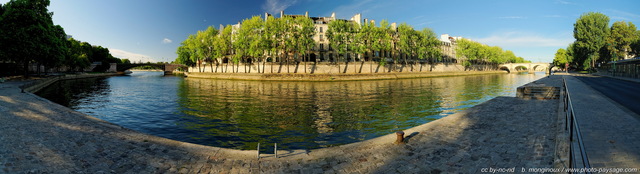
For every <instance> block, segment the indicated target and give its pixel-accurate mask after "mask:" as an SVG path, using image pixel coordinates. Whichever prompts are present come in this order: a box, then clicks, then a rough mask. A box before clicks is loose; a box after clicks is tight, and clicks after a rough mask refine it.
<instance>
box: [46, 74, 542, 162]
mask: <svg viewBox="0 0 640 174" xmlns="http://www.w3.org/2000/svg"><path fill="white" fill-rule="evenodd" d="M544 76H545V75H544V73H535V74H515V73H512V74H495V75H477V76H460V77H438V78H420V79H402V80H375V81H346V82H272V81H268V82H263V81H239V80H212V79H195V78H183V77H177V76H163V72H144V71H136V72H134V73H133V74H131V75H128V76H115V77H108V78H91V79H78V80H66V81H61V82H57V83H55V84H53V85H51V86H49V87H47V88H45V89H43V90H41V91H40V92H38V93H37V95H40V96H42V97H44V98H47V99H49V100H51V101H53V102H56V103H59V104H61V105H64V106H67V107H69V108H71V109H74V110H77V111H79V112H82V113H85V114H88V115H91V116H94V117H97V118H100V119H103V120H106V121H109V122H112V123H115V124H118V125H121V126H123V127H126V128H129V129H133V130H136V131H140V132H144V133H148V134H151V135H156V136H160V137H165V138H169V139H174V140H178V141H184V142H191V143H196V144H203V145H210V146H216V147H226V148H233V149H255V148H256V146H257V143H262V144H273V143H278V147H279V149H316V148H322V147H329V146H336V145H341V144H348V143H353V142H357V141H362V140H366V139H371V138H375V137H379V136H382V135H386V134H390V133H393V132H395V131H399V130H404V129H407V128H411V127H414V126H418V125H421V124H424V123H427V122H430V121H433V120H436V119H438V118H442V117H444V116H447V115H450V114H453V113H455V112H457V111H461V110H464V109H467V108H470V107H472V106H474V105H477V104H480V103H482V102H484V101H487V100H490V99H492V98H494V97H496V96H515V91H516V88H517V87H518V86H521V85H524V84H526V83H529V82H531V81H534V80H537V79H539V78H542V77H544ZM263 151H269V150H263Z"/></svg>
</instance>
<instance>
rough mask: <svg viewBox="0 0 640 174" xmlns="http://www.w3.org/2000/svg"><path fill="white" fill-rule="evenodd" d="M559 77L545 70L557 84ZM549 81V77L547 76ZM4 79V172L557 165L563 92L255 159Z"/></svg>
mask: <svg viewBox="0 0 640 174" xmlns="http://www.w3.org/2000/svg"><path fill="white" fill-rule="evenodd" d="M559 79H560V78H556V76H552V78H544V79H542V80H541V81H543V83H550V84H555V83H557V82H558V80H559ZM544 81H546V82H544ZM18 85H19V84H17V83H15V82H9V83H0V113H1V115H0V132H2V133H1V134H0V173H479V172H482V170H489V169H488V168H493V169H497V168H507V169H508V170H514V171H515V172H519V171H520V170H521V169H522V168H532V167H553V164H552V163H553V160H554V157H553V154H554V148H555V136H556V135H555V132H556V129H557V126H556V124H555V123H556V120H557V114H558V113H557V112H556V111H557V108H558V106H559V103H558V102H559V100H523V99H518V98H514V97H498V98H495V99H493V100H490V101H487V102H485V103H483V104H480V105H478V106H476V107H473V108H470V109H467V110H465V111H462V112H459V113H456V114H453V115H450V116H447V117H445V118H442V119H438V120H436V121H433V122H430V123H427V124H424V125H421V126H418V127H414V128H411V129H409V130H406V131H405V133H406V135H408V137H407V141H406V144H401V145H396V144H393V142H394V141H395V135H394V134H390V135H387V136H383V137H379V138H375V139H371V140H367V141H363V142H358V143H352V144H347V145H342V146H337V147H331V148H323V149H316V150H310V151H306V150H294V151H278V157H279V158H275V157H274V155H273V154H262V155H261V158H260V159H258V158H257V157H256V151H250V150H249V151H240V150H232V149H224V148H217V147H209V146H202V145H196V144H190V143H185V142H178V141H173V140H169V139H165V138H160V137H156V136H151V135H145V134H142V133H138V132H135V131H132V130H129V129H126V128H121V127H120V126H117V125H114V124H111V123H108V122H105V121H102V120H99V119H96V118H93V117H90V116H86V115H84V114H81V113H78V112H76V111H73V110H70V109H68V108H65V107H63V106H60V105H58V104H55V103H52V102H49V101H47V100H45V99H42V98H40V97H37V96H35V95H33V94H30V93H20V90H19V89H18V88H17V86H18Z"/></svg>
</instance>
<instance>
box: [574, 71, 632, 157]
mask: <svg viewBox="0 0 640 174" xmlns="http://www.w3.org/2000/svg"><path fill="white" fill-rule="evenodd" d="M565 79H566V80H567V86H568V88H569V92H570V94H571V99H572V102H573V106H574V108H575V111H574V113H575V114H576V118H577V119H578V123H579V125H580V129H581V131H582V136H583V139H584V143H585V150H586V151H587V155H588V157H589V160H590V163H591V166H592V167H594V168H638V169H640V120H638V118H639V117H637V116H634V114H635V113H632V112H628V111H625V109H623V108H621V107H622V106H620V104H617V103H615V102H613V101H612V100H610V99H609V98H607V97H606V96H604V95H602V94H601V93H599V92H598V91H596V90H593V89H592V88H591V87H589V86H587V85H585V84H584V83H583V82H581V81H580V80H578V79H576V78H575V77H573V76H565ZM629 92H638V91H629Z"/></svg>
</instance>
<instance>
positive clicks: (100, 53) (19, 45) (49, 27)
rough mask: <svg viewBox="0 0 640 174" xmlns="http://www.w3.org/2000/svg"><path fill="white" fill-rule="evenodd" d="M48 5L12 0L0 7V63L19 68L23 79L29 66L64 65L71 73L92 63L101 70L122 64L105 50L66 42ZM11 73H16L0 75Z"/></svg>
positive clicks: (39, 0)
mask: <svg viewBox="0 0 640 174" xmlns="http://www.w3.org/2000/svg"><path fill="white" fill-rule="evenodd" d="M49 4H50V1H49V0H11V1H9V2H7V3H6V4H0V33H2V34H0V62H9V63H11V64H18V65H22V71H23V72H24V75H25V76H27V75H28V70H29V68H28V67H29V65H30V64H35V65H37V67H40V66H44V67H46V68H45V70H46V69H51V68H56V67H62V66H65V65H66V67H67V68H68V70H70V71H77V70H80V71H82V69H84V68H85V67H87V66H89V65H90V64H91V62H102V64H103V65H107V67H104V66H99V67H97V69H94V70H95V71H104V70H106V68H108V63H121V61H120V59H117V58H114V57H113V56H111V54H110V53H109V50H108V49H107V48H103V47H100V46H92V45H90V44H88V43H86V42H79V41H76V40H73V39H67V34H66V33H65V31H64V28H62V27H61V26H60V25H55V24H54V23H53V20H52V18H51V17H52V15H53V12H49V10H48V9H47V7H48V6H49ZM37 70H38V71H40V68H37ZM2 71H7V70H6V69H3V70H2ZM11 73H15V72H4V73H2V74H11ZM38 73H40V72H38Z"/></svg>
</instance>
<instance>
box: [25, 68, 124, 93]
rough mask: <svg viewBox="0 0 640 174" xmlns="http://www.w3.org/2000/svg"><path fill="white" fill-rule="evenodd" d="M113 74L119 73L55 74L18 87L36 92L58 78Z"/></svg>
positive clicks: (68, 78) (66, 78) (67, 78)
mask: <svg viewBox="0 0 640 174" xmlns="http://www.w3.org/2000/svg"><path fill="white" fill-rule="evenodd" d="M115 75H120V74H118V73H100V74H78V75H63V76H56V77H50V78H45V79H40V80H36V81H33V82H31V83H28V84H25V85H22V86H20V88H22V90H24V91H26V92H30V93H35V92H38V91H39V90H41V89H42V88H45V87H47V86H49V85H51V84H53V83H55V82H57V81H58V80H70V79H82V78H92V77H104V76H115Z"/></svg>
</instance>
